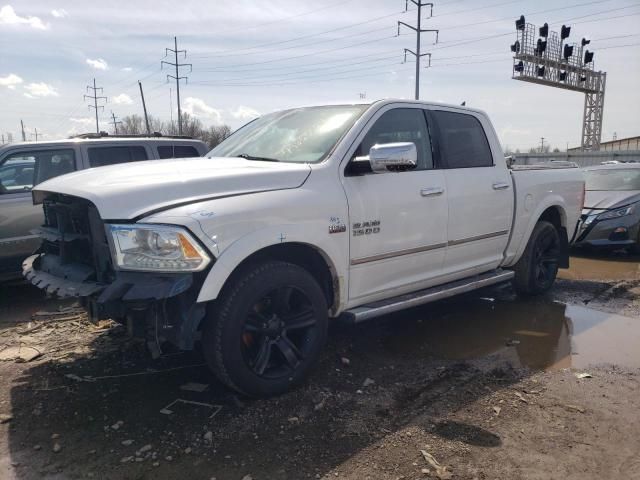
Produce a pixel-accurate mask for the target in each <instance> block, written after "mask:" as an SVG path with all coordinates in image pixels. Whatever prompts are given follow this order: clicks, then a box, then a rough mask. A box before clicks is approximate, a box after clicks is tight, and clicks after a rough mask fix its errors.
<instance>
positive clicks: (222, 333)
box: [203, 262, 328, 397]
mask: <svg viewBox="0 0 640 480" xmlns="http://www.w3.org/2000/svg"><path fill="white" fill-rule="evenodd" d="M327 310H328V308H327V302H326V299H325V296H324V294H323V292H322V289H321V288H320V286H319V285H318V283H317V282H316V281H315V279H314V278H313V276H311V274H309V272H307V271H306V270H304V269H303V268H301V267H298V266H297V265H293V264H290V263H285V262H266V263H263V264H259V265H256V266H253V267H251V268H249V269H247V270H245V271H244V272H242V273H240V274H239V275H237V276H236V277H235V278H234V279H232V280H231V284H230V285H229V286H228V287H226V288H225V290H224V292H223V294H222V296H221V298H220V299H219V301H218V304H217V306H216V308H214V309H212V311H211V312H210V313H209V316H208V318H207V319H206V324H205V326H204V331H203V350H204V354H205V357H206V359H207V362H208V364H209V366H210V367H211V369H212V370H213V371H214V372H215V374H216V376H217V377H218V378H219V379H220V380H221V381H222V382H224V383H225V384H226V385H228V386H229V387H231V388H233V389H234V390H237V391H239V392H240V393H243V394H245V395H249V396H254V397H261V396H271V395H277V394H280V393H283V392H285V391H286V390H288V389H289V388H290V387H291V386H292V385H294V384H296V383H299V382H300V381H301V380H302V379H304V378H305V376H306V375H307V374H308V372H309V370H310V369H311V367H312V366H313V364H314V363H315V361H316V360H317V359H318V357H319V356H320V353H321V351H322V348H323V346H324V344H325V341H326V337H327V324H328V318H327Z"/></svg>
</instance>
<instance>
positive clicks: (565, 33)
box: [560, 25, 571, 40]
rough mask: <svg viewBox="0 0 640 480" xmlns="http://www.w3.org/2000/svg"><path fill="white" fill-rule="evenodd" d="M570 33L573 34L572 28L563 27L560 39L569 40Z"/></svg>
mask: <svg viewBox="0 0 640 480" xmlns="http://www.w3.org/2000/svg"><path fill="white" fill-rule="evenodd" d="M570 33H571V27H567V26H566V25H562V29H561V30H560V39H561V40H564V39H565V38H569V34H570Z"/></svg>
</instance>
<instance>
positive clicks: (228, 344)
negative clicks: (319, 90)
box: [23, 100, 584, 396]
mask: <svg viewBox="0 0 640 480" xmlns="http://www.w3.org/2000/svg"><path fill="white" fill-rule="evenodd" d="M212 160H215V161H212ZM583 193H584V180H583V175H582V171H581V170H579V169H577V168H573V167H571V166H565V165H559V166H553V165H549V166H524V167H513V168H511V169H509V168H507V165H506V162H505V158H504V155H503V153H502V149H501V147H500V143H499V142H498V138H497V136H496V133H495V131H494V129H493V127H492V125H491V123H490V121H489V118H488V117H487V115H486V114H484V113H483V112H481V111H478V110H473V109H469V108H464V107H458V106H446V105H439V104H433V103H425V102H414V101H406V100H384V101H377V102H374V103H370V104H361V105H360V104H359V105H331V106H328V105H323V106H317V107H305V108H295V109H290V110H285V111H280V112H275V113H271V114H269V115H265V116H263V117H261V118H258V119H256V120H254V121H252V122H250V123H249V124H247V125H246V126H244V127H243V128H241V129H239V130H238V131H236V132H235V133H234V134H232V135H231V136H230V137H229V138H227V139H226V140H224V141H223V142H222V143H221V144H220V145H218V146H217V147H216V148H214V149H213V150H212V151H211V152H209V154H208V155H207V158H205V159H200V160H186V159H180V160H171V161H163V162H150V163H148V164H146V165H144V167H143V166H141V165H139V164H135V163H134V164H129V165H121V166H118V167H106V168H103V169H101V171H99V172H98V171H84V172H77V173H74V174H70V175H67V176H65V177H61V178H55V179H52V180H49V181H47V182H45V183H43V184H41V185H38V186H37V187H36V188H35V190H34V201H35V202H36V203H42V204H43V208H44V211H45V213H46V215H45V219H46V221H45V225H44V227H43V228H42V231H41V235H42V237H43V238H44V239H45V241H44V242H43V246H42V248H41V249H40V250H39V252H38V253H37V254H36V255H33V256H31V257H29V258H28V259H27V260H26V261H25V262H24V265H23V269H24V274H25V276H26V278H28V279H29V280H31V281H32V282H33V283H34V284H35V285H37V286H38V287H39V288H42V289H46V290H47V291H50V292H52V293H56V294H58V295H60V296H79V297H80V298H81V299H82V302H83V304H84V305H86V307H87V309H88V311H89V312H90V317H91V318H93V319H94V320H95V319H98V318H115V319H117V320H118V321H120V322H123V323H127V324H128V326H129V327H130V330H131V331H134V332H137V333H138V334H140V335H142V336H145V337H146V338H147V344H148V345H149V346H150V347H151V348H152V351H153V352H154V353H155V354H159V353H160V352H161V348H162V345H163V343H164V342H170V343H173V344H174V345H177V346H178V347H179V348H181V349H191V348H194V345H195V344H196V342H197V341H198V340H199V341H200V344H201V346H202V349H203V351H204V353H205V356H206V358H207V361H208V363H209V365H210V366H211V368H212V369H213V371H214V372H215V373H216V374H217V376H218V377H219V378H220V379H221V380H222V381H223V382H224V383H226V384H227V385H228V386H229V387H231V388H233V389H236V390H238V391H240V392H242V393H244V394H246V395H252V396H261V395H273V394H278V393H281V392H283V391H285V390H286V389H288V388H289V387H290V385H292V384H295V383H297V382H300V381H301V380H302V379H303V378H304V377H305V376H306V375H307V374H308V372H309V370H310V368H311V367H312V366H313V364H314V362H315V361H316V360H317V359H318V357H319V355H320V352H321V350H322V347H323V345H324V343H325V339H326V336H327V327H328V324H329V318H337V317H339V316H341V317H342V318H343V319H345V320H348V321H352V322H361V321H364V320H368V319H371V318H374V317H377V316H380V315H384V314H387V313H390V312H394V311H397V310H400V309H403V308H407V307H411V306H415V305H420V304H424V303H427V302H430V301H433V300H436V299H440V298H444V297H448V296H452V295H455V294H458V293H462V292H468V291H470V290H473V289H477V288H481V287H485V286H488V285H493V284H497V283H503V282H513V284H514V285H515V288H516V290H517V291H518V292H520V293H522V294H527V295H533V294H539V293H542V292H544V291H546V290H548V289H549V288H550V287H551V286H552V284H553V282H554V280H555V277H556V273H557V270H558V268H563V267H567V266H568V263H569V259H568V244H569V241H570V238H572V236H573V234H574V233H575V229H576V227H577V222H578V220H579V218H580V211H581V209H582V205H583V204H582V199H583Z"/></svg>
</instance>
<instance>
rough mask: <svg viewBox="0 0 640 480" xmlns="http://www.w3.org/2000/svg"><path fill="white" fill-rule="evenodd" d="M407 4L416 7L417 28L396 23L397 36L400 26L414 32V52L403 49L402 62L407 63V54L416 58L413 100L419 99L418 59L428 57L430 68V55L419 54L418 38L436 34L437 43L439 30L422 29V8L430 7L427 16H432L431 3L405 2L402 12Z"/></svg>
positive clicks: (416, 0) (418, 0)
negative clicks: (423, 34)
mask: <svg viewBox="0 0 640 480" xmlns="http://www.w3.org/2000/svg"><path fill="white" fill-rule="evenodd" d="M409 2H411V3H413V4H414V5H415V6H416V7H418V21H417V26H415V27H414V26H413V25H409V24H408V23H404V22H400V21H399V22H398V35H400V26H401V25H404V26H405V27H407V28H410V29H411V30H413V31H414V32H416V51H415V52H414V51H413V50H410V49H408V48H405V49H404V61H405V62H406V61H407V53H411V54H412V55H413V56H414V57H416V93H415V99H416V100H419V99H420V58H422V57H424V56H425V55H428V56H429V66H431V54H430V53H420V36H421V34H422V33H425V32H436V43H438V34H439V33H440V30H429V29H423V28H422V7H427V6H429V7H431V13H430V14H429V18H431V17H432V16H433V3H423V2H422V0H405V6H404V11H405V12H406V11H407V9H408V7H409Z"/></svg>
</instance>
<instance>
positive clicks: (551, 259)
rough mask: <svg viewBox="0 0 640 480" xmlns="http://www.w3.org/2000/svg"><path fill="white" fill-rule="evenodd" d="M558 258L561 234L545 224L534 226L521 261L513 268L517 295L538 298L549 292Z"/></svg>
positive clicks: (542, 221) (540, 222) (545, 222)
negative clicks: (536, 296)
mask: <svg viewBox="0 0 640 480" xmlns="http://www.w3.org/2000/svg"><path fill="white" fill-rule="evenodd" d="M560 255H561V243H560V234H559V233H558V230H557V229H556V227H554V226H553V224H551V223H549V222H547V221H544V220H541V221H539V222H538V223H536V226H535V227H534V228H533V232H531V236H530V237H529V241H528V242H527V246H526V248H525V250H524V253H523V254H522V257H521V258H520V260H518V262H517V263H516V264H515V266H514V268H513V269H514V271H515V277H514V279H513V285H514V288H515V290H516V292H518V293H519V294H521V295H539V294H541V293H544V292H546V291H547V290H549V289H550V288H551V286H552V285H553V282H554V281H555V279H556V275H557V274H558V265H559V263H560Z"/></svg>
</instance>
